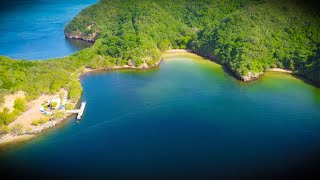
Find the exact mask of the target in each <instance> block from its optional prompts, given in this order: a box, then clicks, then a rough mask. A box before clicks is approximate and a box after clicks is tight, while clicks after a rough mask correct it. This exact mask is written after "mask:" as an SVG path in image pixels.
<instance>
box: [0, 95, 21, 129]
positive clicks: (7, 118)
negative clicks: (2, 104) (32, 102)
mask: <svg viewBox="0 0 320 180" xmlns="http://www.w3.org/2000/svg"><path fill="white" fill-rule="evenodd" d="M13 107H14V111H13V112H10V111H9V109H8V108H3V111H2V112H0V126H1V125H8V124H10V123H11V122H12V121H13V120H15V119H16V118H17V117H18V116H19V115H20V114H21V113H23V112H24V111H26V109H27V102H26V100H25V99H22V98H17V99H16V100H15V101H14V105H13Z"/></svg>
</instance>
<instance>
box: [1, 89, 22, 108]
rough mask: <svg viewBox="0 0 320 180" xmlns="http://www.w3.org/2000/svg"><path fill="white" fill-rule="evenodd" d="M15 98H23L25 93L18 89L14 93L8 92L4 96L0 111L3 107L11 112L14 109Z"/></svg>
mask: <svg viewBox="0 0 320 180" xmlns="http://www.w3.org/2000/svg"><path fill="white" fill-rule="evenodd" d="M17 98H22V99H24V98H25V94H24V92H23V91H19V92H17V93H15V94H10V95H7V96H5V97H4V103H3V104H2V105H1V106H0V112H1V111H3V108H8V109H9V112H12V111H13V110H14V108H13V106H14V101H15V100H16V99H17Z"/></svg>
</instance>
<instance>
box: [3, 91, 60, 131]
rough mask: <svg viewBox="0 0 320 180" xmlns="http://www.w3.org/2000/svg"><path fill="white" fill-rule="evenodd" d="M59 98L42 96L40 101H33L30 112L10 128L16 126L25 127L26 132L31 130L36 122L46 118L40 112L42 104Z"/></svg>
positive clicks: (14, 122) (25, 113) (20, 117)
mask: <svg viewBox="0 0 320 180" xmlns="http://www.w3.org/2000/svg"><path fill="white" fill-rule="evenodd" d="M57 96H59V95H58V94H55V95H42V96H40V97H39V98H38V99H36V100H33V101H31V102H30V103H28V105H27V106H28V107H29V108H28V110H27V111H26V112H24V113H23V114H21V115H20V116H19V117H18V118H17V119H16V120H15V121H13V122H12V123H10V124H9V127H10V128H11V127H13V126H14V125H15V124H21V125H23V128H24V129H25V130H26V129H28V128H31V123H32V121H34V120H38V119H41V117H44V115H42V113H41V112H40V108H41V104H42V103H43V102H45V101H48V100H50V99H52V98H54V97H57Z"/></svg>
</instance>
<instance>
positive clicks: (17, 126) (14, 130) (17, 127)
mask: <svg viewBox="0 0 320 180" xmlns="http://www.w3.org/2000/svg"><path fill="white" fill-rule="evenodd" d="M22 128H23V125H22V124H15V125H14V126H13V127H12V128H11V132H12V133H13V134H14V135H21V134H23V131H22Z"/></svg>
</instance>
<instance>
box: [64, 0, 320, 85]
mask: <svg viewBox="0 0 320 180" xmlns="http://www.w3.org/2000/svg"><path fill="white" fill-rule="evenodd" d="M308 3H309V4H308ZM310 4H311V1H310V2H306V1H303V2H300V1H298V0H291V1H290V0H280V1H277V0H236V1H229V0H201V1H200V0H196V1H192V0H175V1H169V0H161V1H155V0H140V1H134V0H126V1H116V0H102V1H100V2H99V3H98V4H96V5H93V6H91V7H89V8H87V9H85V10H84V11H82V12H81V13H80V14H79V15H78V16H77V17H76V18H74V19H73V20H72V21H71V22H70V23H69V24H68V25H67V27H66V32H68V33H69V34H74V35H79V36H82V37H85V39H88V38H89V37H93V36H95V37H94V38H93V39H92V40H94V39H99V43H98V44H97V45H96V48H97V54H98V56H96V57H95V58H94V60H93V61H91V64H90V65H91V67H93V68H99V67H106V66H107V67H108V66H110V64H117V65H122V64H133V65H135V66H139V65H141V64H142V63H143V62H146V63H149V64H153V63H154V61H156V60H158V58H159V51H160V50H161V51H163V50H166V49H171V48H180V49H185V48H188V49H192V50H194V51H196V52H199V53H202V54H206V55H211V56H215V57H216V58H217V59H218V60H219V61H220V62H221V63H222V64H224V65H227V66H228V67H229V68H230V69H231V70H232V71H233V72H235V73H236V74H237V75H239V76H240V77H241V76H245V75H247V74H248V73H249V72H251V73H258V72H262V71H265V70H266V69H268V68H271V67H279V68H286V69H290V70H293V71H295V72H296V73H298V74H300V75H303V76H306V77H307V78H309V79H312V80H313V81H315V82H318V83H319V82H320V60H319V52H320V16H319V13H317V11H316V9H312V7H311V6H309V5H310ZM150 7H152V8H150Z"/></svg>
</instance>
